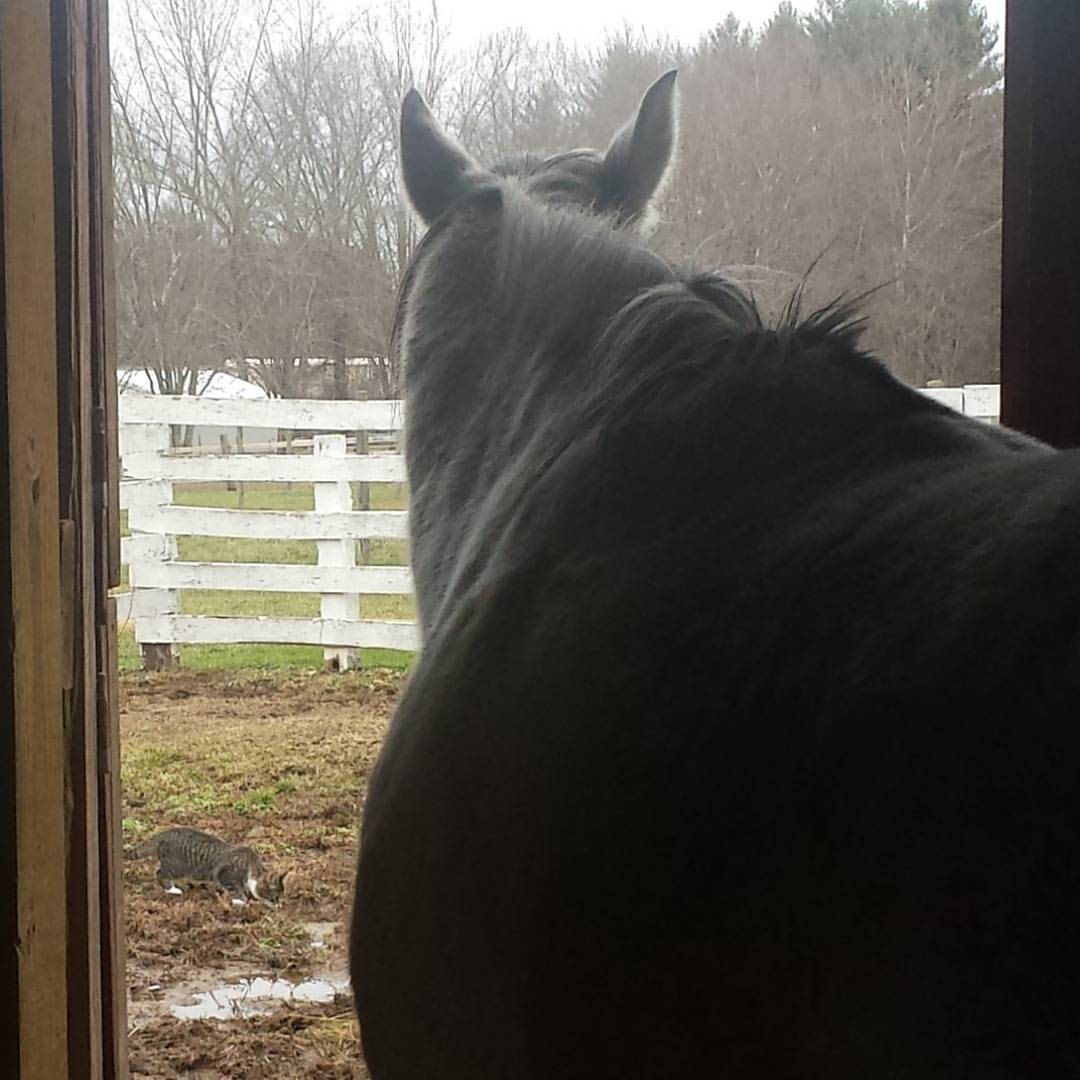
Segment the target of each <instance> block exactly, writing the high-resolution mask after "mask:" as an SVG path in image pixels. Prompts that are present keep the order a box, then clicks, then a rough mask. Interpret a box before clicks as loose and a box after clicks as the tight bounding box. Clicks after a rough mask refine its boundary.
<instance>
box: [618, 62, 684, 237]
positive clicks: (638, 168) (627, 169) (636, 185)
mask: <svg viewBox="0 0 1080 1080" xmlns="http://www.w3.org/2000/svg"><path fill="white" fill-rule="evenodd" d="M677 75H678V72H677V71H669V72H667V73H666V74H664V75H661V76H660V78H659V79H657V80H656V82H654V83H653V84H652V86H650V87H649V89H648V90H646V91H645V96H644V97H643V98H642V99H641V104H640V105H639V106H638V110H637V112H636V113H635V114H634V116H633V118H632V119H631V120H630V121H629V122H628V123H627V124H626V125H625V126H624V127H623V128H622V130H621V131H619V133H618V134H617V135H616V136H615V138H614V139H612V140H611V145H610V146H609V147H608V149H607V153H606V154H605V155H604V165H603V178H604V187H605V188H606V192H605V200H604V201H605V203H606V205H605V206H604V209H605V210H608V211H614V212H616V213H617V214H618V215H619V217H621V218H623V219H624V220H631V219H633V218H635V217H637V216H638V215H639V214H640V213H641V212H642V211H643V210H644V209H645V207H646V206H647V205H648V203H649V200H650V199H651V198H652V197H653V196H654V195H655V194H656V192H657V191H658V190H659V188H660V186H661V184H662V183H663V181H664V178H665V176H666V175H667V171H668V168H669V166H670V165H671V160H672V157H673V154H674V150H675V128H676V116H675V78H676V76H677Z"/></svg>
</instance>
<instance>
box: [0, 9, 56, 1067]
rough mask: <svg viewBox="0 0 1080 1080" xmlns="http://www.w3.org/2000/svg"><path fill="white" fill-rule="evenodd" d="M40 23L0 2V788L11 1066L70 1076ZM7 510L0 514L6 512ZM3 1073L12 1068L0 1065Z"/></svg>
mask: <svg viewBox="0 0 1080 1080" xmlns="http://www.w3.org/2000/svg"><path fill="white" fill-rule="evenodd" d="M51 73H52V25H51V11H50V7H49V5H48V4H43V3H41V2H40V0H4V2H3V3H2V4H0V174H2V186H3V262H2V274H3V293H4V324H3V327H2V335H3V339H4V343H3V359H4V370H3V373H2V375H3V381H4V384H5V404H6V409H5V413H6V424H5V426H6V436H7V439H6V443H7V445H6V446H5V447H3V448H2V449H3V451H6V453H5V454H4V457H5V462H4V467H6V469H7V474H8V475H7V490H6V503H7V505H6V506H4V507H0V516H3V517H7V519H8V520H9V521H10V540H9V544H10V546H9V548H8V559H7V565H6V567H5V570H6V572H7V574H8V581H7V582H6V583H5V584H6V588H5V592H6V595H7V597H8V602H9V604H10V620H11V621H10V623H9V624H6V625H5V626H4V627H3V628H2V630H0V633H3V634H4V635H5V637H7V635H8V634H9V633H10V641H5V642H4V645H5V646H6V647H5V648H4V649H3V655H2V656H0V664H3V665H6V666H9V668H10V672H9V678H10V690H11V705H12V711H11V713H10V716H8V715H5V717H4V721H3V722H4V724H5V725H6V726H8V728H9V731H8V735H9V737H10V738H11V741H12V750H13V757H14V760H13V761H12V762H10V765H11V766H12V769H13V772H14V777H13V778H12V777H11V775H10V774H9V775H8V776H6V777H5V778H4V783H3V784H0V801H2V803H3V811H2V813H3V817H4V818H5V819H13V822H14V840H15V852H14V855H15V861H14V864H12V865H9V866H8V867H7V873H8V875H9V885H8V888H9V889H14V891H15V893H16V910H15V913H14V914H15V925H14V926H13V927H11V928H10V929H13V930H14V932H15V940H14V941H12V940H7V941H5V942H4V943H3V945H4V949H5V951H6V950H14V951H15V952H16V954H17V958H16V964H17V971H16V972H15V973H14V975H15V977H16V978H17V987H8V988H7V989H8V990H9V991H10V990H11V989H16V990H17V994H18V1029H17V1046H18V1059H19V1063H18V1071H17V1073H15V1074H14V1075H18V1076H19V1077H20V1080H37V1078H40V1080H57V1078H61V1077H67V1076H68V1075H69V1061H68V1046H67V982H66V977H65V975H66V945H67V933H66V905H65V822H64V773H65V764H66V762H65V757H66V755H65V744H64V725H63V681H64V680H63V675H64V668H65V665H64V663H63V662H62V658H61V657H60V656H58V655H57V653H58V649H59V647H60V642H61V639H62V635H61V629H62V628H61V619H60V585H59V581H60V507H59V434H58V415H57V400H58V399H57V382H58V372H57V343H56V290H55V283H56V267H55V262H54V252H55V247H54V229H53V212H54V207H53V191H54V188H53V158H52V155H53V141H52V130H53V128H52V107H51V102H52V86H51ZM4 511H6V514H5V513H4ZM8 1075H12V1074H11V1073H9V1074H8Z"/></svg>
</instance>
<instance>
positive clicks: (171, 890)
mask: <svg viewBox="0 0 1080 1080" xmlns="http://www.w3.org/2000/svg"><path fill="white" fill-rule="evenodd" d="M165 891H166V892H167V893H168V894H169V895H170V896H181V895H182V894H183V891H184V890H183V889H178V888H177V887H176V886H175V885H170V886H169V887H168V888H167V889H166V890H165Z"/></svg>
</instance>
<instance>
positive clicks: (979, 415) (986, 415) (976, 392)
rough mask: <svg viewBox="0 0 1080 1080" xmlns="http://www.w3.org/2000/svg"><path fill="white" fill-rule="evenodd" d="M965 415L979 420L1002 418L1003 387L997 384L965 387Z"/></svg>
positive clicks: (975, 384)
mask: <svg viewBox="0 0 1080 1080" xmlns="http://www.w3.org/2000/svg"><path fill="white" fill-rule="evenodd" d="M964 413H965V415H967V416H973V417H975V419H977V420H993V421H996V420H997V419H998V418H999V417H1000V416H1001V387H1000V386H999V385H998V384H997V383H984V384H983V383H971V384H970V385H968V386H965V387H964Z"/></svg>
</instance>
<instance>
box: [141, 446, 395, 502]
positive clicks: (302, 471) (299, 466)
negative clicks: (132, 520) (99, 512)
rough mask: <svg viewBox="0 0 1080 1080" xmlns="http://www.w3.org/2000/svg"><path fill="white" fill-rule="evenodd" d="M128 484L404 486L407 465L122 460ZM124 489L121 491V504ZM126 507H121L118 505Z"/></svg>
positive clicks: (388, 458)
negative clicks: (342, 483)
mask: <svg viewBox="0 0 1080 1080" xmlns="http://www.w3.org/2000/svg"><path fill="white" fill-rule="evenodd" d="M122 466H123V470H124V476H125V477H126V478H127V481H128V482H130V481H134V480H172V481H179V482H187V483H196V482H211V481H224V480H236V481H240V482H243V483H248V482H250V483H260V482H263V483H300V484H304V483H308V484H310V483H331V482H337V481H342V480H345V481H351V482H363V483H372V484H379V483H383V484H387V483H390V484H398V483H404V481H405V479H406V477H405V459H404V458H403V457H402V456H401V455H400V454H369V455H365V456H358V455H351V456H345V457H341V458H331V459H328V458H324V457H315V456H314V455H308V454H303V455H300V454H207V455H205V456H200V457H187V456H185V457H170V456H166V455H159V454H139V453H134V454H124V457H123V462H122ZM122 497H123V487H122V486H121V498H122ZM121 505H124V504H121Z"/></svg>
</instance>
